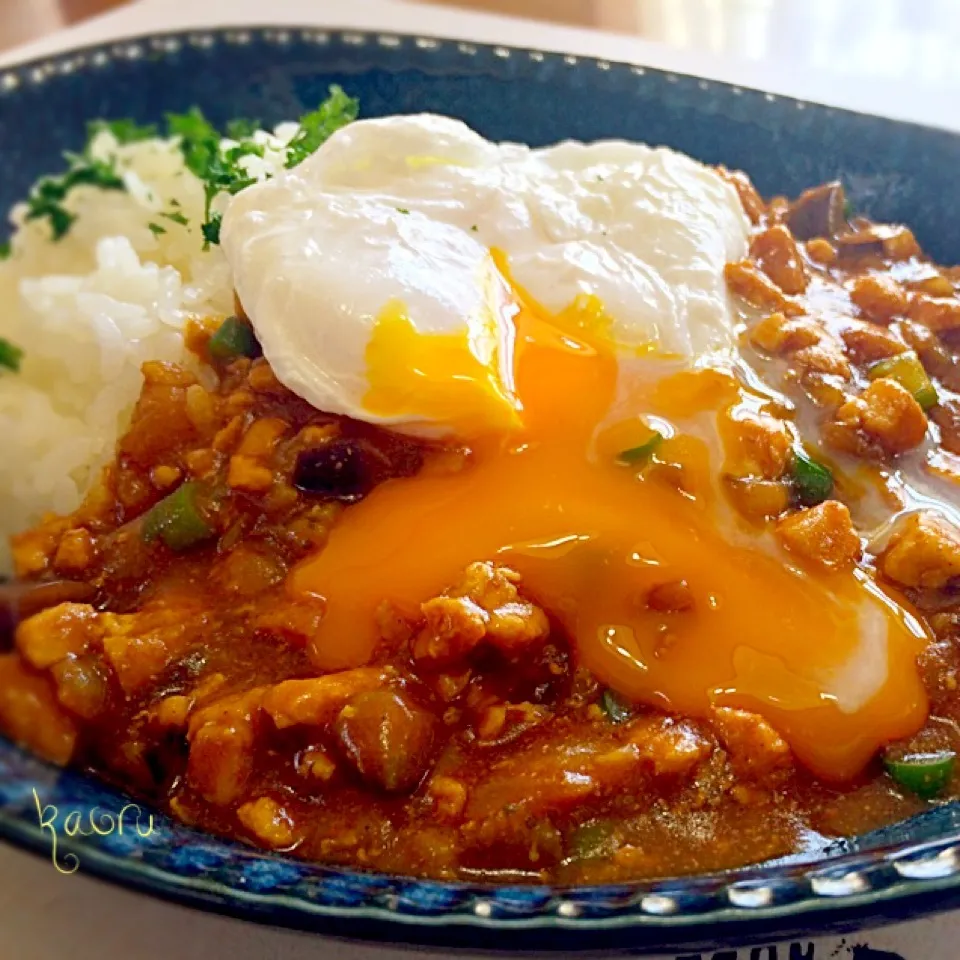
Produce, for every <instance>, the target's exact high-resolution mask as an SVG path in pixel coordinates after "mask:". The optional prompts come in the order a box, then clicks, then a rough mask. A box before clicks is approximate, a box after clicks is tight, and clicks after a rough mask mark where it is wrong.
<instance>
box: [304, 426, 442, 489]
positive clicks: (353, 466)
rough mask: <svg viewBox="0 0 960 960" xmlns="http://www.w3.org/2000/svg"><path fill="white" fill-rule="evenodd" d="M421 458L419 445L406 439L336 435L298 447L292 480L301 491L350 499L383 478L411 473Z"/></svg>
mask: <svg viewBox="0 0 960 960" xmlns="http://www.w3.org/2000/svg"><path fill="white" fill-rule="evenodd" d="M422 460H423V458H422V452H421V451H420V450H419V448H417V447H415V446H413V445H412V444H411V443H410V442H409V441H406V440H400V439H396V438H389V437H385V438H383V439H382V441H375V440H372V439H367V438H364V437H338V438H337V439H335V440H331V441H330V442H329V443H327V444H324V445H323V446H322V447H315V448H311V449H308V450H303V451H301V453H300V455H299V456H298V457H297V463H296V467H295V468H294V472H293V483H294V486H295V487H297V488H298V489H300V490H302V491H304V493H313V494H316V495H318V496H321V497H326V498H328V499H330V500H340V501H343V502H345V503H352V502H353V501H355V500H360V499H361V498H363V497H365V496H366V495H367V494H368V493H369V492H370V491H371V490H372V489H373V488H374V487H375V486H377V484H380V483H383V481H384V480H389V479H390V478H392V477H409V476H412V475H413V474H415V473H416V472H417V471H418V470H419V469H420V466H421V463H422Z"/></svg>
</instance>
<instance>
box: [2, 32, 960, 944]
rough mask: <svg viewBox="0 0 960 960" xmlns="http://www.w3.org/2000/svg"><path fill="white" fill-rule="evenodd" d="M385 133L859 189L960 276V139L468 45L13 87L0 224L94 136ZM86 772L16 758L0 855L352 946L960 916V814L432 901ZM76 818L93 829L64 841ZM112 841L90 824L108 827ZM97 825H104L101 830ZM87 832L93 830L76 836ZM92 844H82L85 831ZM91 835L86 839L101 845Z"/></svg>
mask: <svg viewBox="0 0 960 960" xmlns="http://www.w3.org/2000/svg"><path fill="white" fill-rule="evenodd" d="M333 82H337V83H340V84H342V85H343V86H344V87H345V88H346V90H347V91H348V92H349V93H351V94H354V95H357V96H359V97H360V101H361V108H362V112H363V114H364V115H365V116H376V115H382V114H389V113H410V112H418V111H424V110H430V111H436V112H439V113H446V114H451V115H453V116H458V117H461V118H463V119H464V120H466V121H467V122H468V123H469V124H471V125H472V126H473V127H475V128H476V129H478V130H479V131H480V132H481V133H483V134H484V135H485V136H487V137H492V138H494V139H506V140H520V141H525V142H527V143H530V144H533V145H540V144H546V143H550V142H553V141H556V140H559V139H563V138H566V137H572V138H577V139H582V140H592V139H596V138H600V137H611V136H615V137H625V138H629V139H635V140H643V141H647V142H650V143H655V144H658V143H662V144H668V145H670V146H672V147H676V148H678V149H680V150H683V151H685V152H687V153H689V154H692V155H693V156H695V157H698V158H699V159H701V160H704V161H707V162H711V163H724V164H726V165H728V166H731V167H740V168H743V169H745V170H746V171H747V172H748V173H749V174H750V175H751V176H752V178H753V180H754V182H755V183H756V184H757V186H758V188H759V189H760V190H761V191H762V192H763V193H765V194H768V195H769V194H774V193H797V192H799V191H800V190H802V189H804V188H806V187H808V186H811V185H813V184H817V183H821V182H823V181H825V180H830V179H833V178H837V177H839V178H840V179H842V180H843V181H844V183H846V184H847V185H848V188H849V192H850V193H851V195H852V199H853V202H854V203H855V205H856V206H857V208H858V209H862V210H865V211H867V212H869V213H870V214H872V215H873V216H875V217H877V218H879V219H888V220H901V221H905V222H907V223H909V224H910V225H911V226H912V227H913V228H914V230H915V232H916V233H917V235H918V237H919V238H920V240H921V242H922V243H923V245H924V246H925V248H926V249H927V250H929V251H930V252H931V253H932V254H933V256H934V257H936V258H937V259H939V260H941V261H947V262H953V263H956V262H957V261H960V216H957V208H956V207H954V206H953V205H952V203H951V202H950V201H951V188H952V187H953V183H954V178H955V175H956V174H955V172H956V171H957V170H958V169H960V138H958V137H955V136H953V135H951V134H948V133H946V132H941V131H937V130H932V129H927V128H922V127H916V126H911V125H909V124H902V123H895V122H892V121H886V120H880V119H877V118H874V117H867V116H861V115H857V114H851V113H846V112H843V111H839V110H833V109H828V108H825V107H821V106H816V105H813V104H809V103H802V102H798V101H795V100H789V99H784V98H781V97H774V96H773V95H770V94H764V93H761V92H757V91H753V90H742V89H739V88H737V87H730V86H727V85H724V84H719V83H713V82H710V81H706V80H699V79H697V78H694V77H687V76H678V75H674V74H666V73H661V72H659V71H656V70H650V69H645V68H643V67H637V66H629V65H624V64H617V63H606V62H603V61H597V60H590V59H583V58H577V57H564V56H559V55H556V54H547V53H539V52H537V51H531V50H517V49H511V48H508V47H487V46H479V45H473V44H467V43H458V42H454V41H446V40H435V39H429V38H417V37H406V36H395V35H389V36H387V35H378V34H367V33H335V32H334V33H331V32H325V31H319V30H313V29H303V30H295V29H255V30H250V29H242V30H223V31H210V32H204V33H199V34H169V35H162V36H151V37H144V38H139V39H135V40H132V41H127V42H124V43H121V44H117V45H114V46H108V47H97V48H89V49H84V50H78V51H74V52H71V53H67V54H64V55H62V56H59V57H56V58H54V59H51V60H44V61H35V62H33V63H29V64H25V65H24V66H21V67H17V68H15V69H12V70H9V71H7V72H5V73H4V72H0V208H4V209H6V208H8V207H9V206H10V205H11V204H12V203H14V202H15V201H16V200H18V199H19V198H21V197H23V195H24V194H25V193H26V191H27V190H28V188H29V187H30V186H31V184H32V183H33V182H34V181H35V180H36V178H37V177H38V175H40V174H42V173H46V172H50V171H55V170H57V169H58V168H59V167H60V164H61V158H60V155H61V152H62V151H64V150H68V149H75V148H76V147H77V145H78V144H80V143H82V142H83V138H84V135H85V123H86V121H87V120H90V119H93V118H97V117H107V118H111V117H127V116H132V117H134V118H136V119H137V120H139V121H141V122H150V121H156V120H159V119H161V118H162V116H163V114H164V112H165V111H174V110H175V111H182V110H184V109H186V108H188V107H189V106H191V105H193V104H199V105H200V106H201V107H202V108H203V109H204V111H206V112H207V113H208V114H209V115H210V116H211V118H212V119H213V120H214V121H218V122H223V121H226V120H227V119H229V118H231V117H234V116H253V117H258V118H261V119H262V120H264V121H267V122H276V121H279V120H281V119H287V118H290V117H292V116H297V115H299V114H301V113H302V112H304V110H305V109H306V108H307V107H312V106H314V105H315V104H316V103H317V102H318V101H319V100H320V99H322V98H323V96H324V95H325V93H326V90H327V87H328V85H329V84H330V83H333ZM127 802H128V801H127V799H126V798H125V797H124V796H123V795H122V794H121V793H119V792H118V791H116V790H114V789H113V788H111V787H109V786H106V785H105V784H103V783H101V782H100V781H97V780H94V779H91V778H89V777H87V776H84V775H83V774H81V773H77V772H72V771H66V772H64V771H60V770H56V769H54V768H52V767H50V766H48V765H46V764H44V763H43V762H41V761H39V760H37V759H35V758H33V757H31V756H29V755H28V754H26V753H25V752H23V751H22V750H20V749H19V748H17V747H15V746H14V745H12V744H11V743H9V742H8V741H5V740H3V739H2V738H0V835H3V836H4V837H6V838H7V839H9V840H11V841H12V842H14V843H17V844H19V845H21V846H23V847H26V848H29V849H32V850H35V851H37V852H38V853H41V854H43V855H45V856H48V857H50V856H53V855H54V850H53V849H52V839H53V835H52V831H51V829H50V827H49V826H48V827H44V826H43V824H44V823H49V822H50V821H51V818H52V817H53V816H54V810H55V811H56V814H57V815H58V819H57V832H58V840H57V848H56V851H55V856H56V858H57V863H58V864H59V867H60V869H64V870H70V869H72V868H73V867H74V866H75V865H76V864H77V863H78V862H79V864H80V869H81V870H84V871H87V872H89V873H93V874H97V875H99V876H102V877H104V878H107V879H110V880H114V881H117V882H119V883H122V884H123V885H125V886H127V887H134V888H137V889H140V890H143V891H146V892H149V893H152V894H156V895H158V896H162V897H167V898H169V899H172V900H177V901H179V902H182V903H186V904H190V905H192V906H196V907H200V908H202V909H208V910H214V911H217V912H221V913H227V914H232V915H235V916H239V917H243V918H246V919H253V920H259V921H263V922H268V923H273V924H280V925H287V926H292V927H301V928H305V929H311V930H320V931H324V932H327V933H334V934H337V935H340V936H350V937H360V938H365V939H387V940H390V941H392V942H397V941H408V942H419V943H435V944H442V945H444V946H458V945H459V946H469V947H472V948H475V949H476V948H481V947H493V948H496V947H501V948H509V949H510V950H512V951H518V950H522V949H530V950H541V951H542V950H552V949H563V950H565V951H571V950H576V949H584V950H602V949H607V948H612V947H617V948H628V949H630V950H632V951H637V952H643V951H644V950H652V949H659V950H666V949H668V948H677V949H679V948H681V947H683V948H685V949H689V950H690V951H693V950H695V949H696V948H697V947H698V946H700V945H704V946H710V945H711V944H714V943H716V942H718V941H725V942H730V941H732V940H742V941H753V940H760V939H773V938H775V937H787V936H792V935H801V934H812V933H822V932H825V931H827V930H846V929H853V928H855V927H863V926H869V925H872V924H877V923H883V922H888V921H892V920H897V919H904V918H907V917H915V916H917V915H918V914H921V913H924V912H931V911H934V910H939V909H945V908H947V907H951V906H955V905H960V807H958V806H956V805H949V806H944V807H941V808H940V809H937V810H935V811H932V812H930V813H927V814H924V815H922V816H920V817H917V818H915V819H913V820H911V821H908V822H906V823H903V824H900V825H897V826H895V827H892V828H890V829H888V830H884V831H880V832H878V833H875V834H871V835H868V836H865V837H860V838H857V839H854V840H851V841H846V842H840V843H836V844H833V845H831V847H829V848H827V849H824V850H822V851H818V852H816V853H813V854H808V855H806V858H805V860H801V859H799V858H795V859H792V860H790V861H781V862H778V863H771V864H765V865H761V866H757V867H752V868H747V869H744V870H740V871H734V872H727V873H721V874H713V875H709V876H698V877H692V878H681V879H672V880H662V881H655V882H646V883H639V884H624V885H618V886H606V887H585V888H575V889H552V888H545V887H496V886H480V885H470V884H459V883H450V884H445V883H434V882H425V881H420V880H412V879H409V878H404V877H390V876H382V875H377V874H364V873H357V872H351V871H347V870H335V869H330V868H326V867H321V866H316V865H312V864H306V863H301V862H298V861H296V860H292V859H285V858H283V857H277V856H270V855H266V854H262V853H259V852H257V851H255V850H252V849H250V848H248V847H245V846H242V845H239V844H234V843H228V842H225V841H222V840H219V839H215V838H213V837H210V836H207V835H203V834H199V833H197V832H195V831H192V830H189V829H187V828H186V827H183V826H180V825H178V824H176V823H174V822H172V821H170V820H169V819H167V818H165V817H162V816H157V817H156V820H155V822H154V824H153V829H152V830H149V831H148V829H147V828H148V827H149V824H148V822H147V819H146V815H144V817H142V818H141V832H142V833H148V832H149V836H141V835H139V834H138V833H137V830H136V827H135V822H134V817H133V811H128V813H127V816H126V818H125V829H124V830H123V831H122V832H121V831H119V830H118V829H117V828H116V823H115V822H113V827H112V829H111V820H110V819H109V817H107V818H103V817H102V814H103V812H105V811H106V812H109V813H110V814H112V815H113V816H114V817H116V815H117V814H118V813H119V811H120V810H121V808H123V806H124V804H125V803H127ZM68 814H73V815H74V819H72V820H71V821H69V822H67V820H66V818H67V815H68ZM91 815H93V817H94V820H93V824H91V821H90V819H89V818H90V816H91ZM93 825H98V826H99V828H100V829H99V832H98V830H95V829H93ZM77 827H80V828H81V832H79V833H78V832H76V828H77ZM67 828H70V829H71V830H72V831H73V832H74V833H75V836H74V837H73V839H70V838H69V837H67V836H66V835H65V830H66V829H67ZM84 833H86V834H89V835H88V836H84V835H83V834H84Z"/></svg>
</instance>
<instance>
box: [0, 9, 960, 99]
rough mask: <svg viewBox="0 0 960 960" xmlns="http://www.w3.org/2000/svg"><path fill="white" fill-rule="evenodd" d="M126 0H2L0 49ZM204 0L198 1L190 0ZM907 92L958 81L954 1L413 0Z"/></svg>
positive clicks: (958, 20) (959, 35) (959, 14)
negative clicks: (627, 36) (875, 83)
mask: <svg viewBox="0 0 960 960" xmlns="http://www.w3.org/2000/svg"><path fill="white" fill-rule="evenodd" d="M127 2H129V0H0V49H6V48H9V47H12V46H15V45H16V44H18V43H23V42H25V41H27V40H31V39H35V38H37V37H40V36H43V35H44V34H46V33H50V32H52V31H54V30H56V29H58V28H59V27H61V26H65V25H67V24H69V23H76V22H78V21H80V20H82V19H84V18H86V17H90V16H93V15H95V14H97V13H102V12H104V11H106V10H109V9H113V8H116V7H119V6H122V5H124V4H125V3H127ZM198 2H202V0H198ZM420 2H425V3H437V4H446V5H449V6H456V7H460V8H469V9H474V10H480V11H484V12H488V13H500V14H513V15H515V16H523V17H529V18H533V19H540V20H550V21H553V22H556V23H564V24H567V25H573V26H581V27H594V28H601V29H605V30H613V31H617V32H620V33H627V34H633V35H635V36H640V37H643V38H645V39H648V40H654V41H660V42H662V43H666V44H668V45H670V46H672V47H677V48H681V49H685V50H688V51H694V52H696V51H702V52H703V53H705V54H720V55H732V56H734V57H736V58H738V59H739V60H753V61H776V62H777V64H778V65H779V66H781V67H786V68H790V69H796V70H798V71H804V70H807V71H817V72H820V73H826V74H829V75H831V76H833V77H837V78H838V79H839V78H842V77H844V76H850V77H857V78H858V79H860V80H863V79H870V78H875V79H876V80H878V81H884V82H887V83H889V82H890V81H893V82H899V83H902V84H903V85H904V86H908V87H909V88H910V89H911V90H914V91H917V92H918V93H920V92H922V91H923V90H924V89H929V90H937V89H938V88H942V87H943V86H954V85H956V84H957V83H958V81H960V57H958V56H957V55H956V51H957V49H960V2H957V0H420Z"/></svg>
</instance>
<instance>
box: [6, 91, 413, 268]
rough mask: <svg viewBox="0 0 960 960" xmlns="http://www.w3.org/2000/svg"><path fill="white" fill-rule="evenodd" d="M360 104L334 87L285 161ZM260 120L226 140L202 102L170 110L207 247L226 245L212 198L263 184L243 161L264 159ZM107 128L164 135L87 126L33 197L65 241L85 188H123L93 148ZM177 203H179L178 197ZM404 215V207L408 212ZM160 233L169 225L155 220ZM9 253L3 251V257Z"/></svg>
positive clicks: (238, 123)
mask: <svg viewBox="0 0 960 960" xmlns="http://www.w3.org/2000/svg"><path fill="white" fill-rule="evenodd" d="M358 112H359V101H357V100H356V99H355V98H353V97H349V96H347V94H346V93H344V91H343V90H342V89H341V88H340V87H338V86H331V87H330V95H329V96H328V97H327V99H326V100H324V102H323V103H321V104H320V106H319V107H318V108H317V109H316V110H314V111H312V112H311V113H308V114H305V115H304V116H303V117H301V119H300V126H299V128H298V130H297V132H296V133H295V134H294V135H293V137H292V138H291V140H290V142H289V144H288V145H287V147H286V156H285V160H284V162H285V166H286V167H288V168H290V167H295V166H296V165H297V164H298V163H302V162H303V161H304V160H305V159H306V158H307V157H308V156H310V154H312V153H313V152H314V151H315V150H317V149H318V148H319V147H320V146H321V145H322V144H323V143H324V142H325V141H326V140H327V139H328V138H329V137H330V136H331V135H332V134H333V133H335V132H336V131H337V130H339V129H340V128H341V127H343V126H346V125H347V124H348V123H350V122H351V121H352V120H355V119H356V118H357V115H358ZM259 127H260V124H259V122H258V121H256V120H248V119H236V120H231V121H230V122H229V123H228V124H227V125H226V137H227V139H229V140H232V141H235V143H234V144H233V145H225V144H224V135H223V134H221V133H220V131H219V130H217V128H216V127H215V126H214V125H213V124H212V123H210V121H209V120H208V119H207V118H206V117H205V116H204V115H203V112H202V111H201V110H199V109H198V108H197V107H193V108H192V109H190V110H188V111H187V112H186V113H171V114H167V122H166V131H165V133H166V135H167V136H168V137H177V138H178V141H179V148H180V152H181V153H182V154H183V161H184V164H185V165H186V167H187V169H188V170H190V171H191V173H193V174H194V175H195V176H197V177H198V178H199V179H200V180H201V181H202V183H203V191H204V211H203V222H202V223H201V225H200V233H201V235H202V236H203V239H204V247H205V248H206V247H208V246H209V245H210V244H211V243H219V242H220V219H221V216H220V214H218V213H214V211H213V203H214V200H215V199H216V198H217V197H218V196H219V195H220V194H221V193H227V194H231V195H232V194H237V193H239V192H240V191H241V190H243V189H245V188H246V187H249V186H250V185H251V184H254V183H256V182H257V177H254V176H251V175H250V173H249V172H248V171H247V169H246V164H244V163H243V160H244V158H245V157H263V156H264V152H265V148H264V145H263V144H260V143H257V142H256V141H255V140H254V139H253V137H254V134H255V133H256V131H257V130H258V129H259ZM104 130H107V131H109V132H110V133H111V134H112V135H113V136H114V137H115V138H116V139H117V142H118V143H121V144H129V143H138V142H140V141H143V140H147V139H149V138H151V137H156V136H160V135H161V134H160V132H159V131H158V128H157V127H156V126H155V125H152V124H151V125H141V124H138V123H137V122H136V121H135V120H131V119H123V120H95V121H94V122H93V123H90V124H88V128H87V133H88V139H87V145H86V147H85V148H84V151H83V153H81V154H66V155H65V156H66V159H67V162H68V164H69V167H68V169H67V172H66V173H64V174H61V175H60V176H55V177H44V178H43V179H42V180H40V181H39V182H38V183H37V184H36V185H35V186H34V187H33V189H32V190H31V192H30V196H29V197H28V198H27V213H26V219H27V220H45V221H47V223H49V225H50V234H51V237H52V239H53V240H60V239H62V238H63V237H64V236H66V234H67V233H68V232H69V230H70V228H71V227H72V226H73V223H74V221H75V220H76V214H74V213H73V212H72V211H70V210H69V209H67V207H66V205H65V202H64V201H65V200H66V199H67V196H68V195H69V194H70V192H71V191H72V190H73V189H74V188H76V187H80V186H92V187H99V188H100V189H102V190H124V189H126V188H125V185H124V182H123V178H122V176H121V170H120V169H119V167H118V166H117V161H116V159H114V158H110V159H107V160H99V159H96V158H95V157H94V156H93V154H92V153H91V150H90V145H91V143H92V141H93V139H94V137H96V136H97V135H98V134H99V133H101V132H103V131H104ZM171 204H172V205H173V206H180V204H179V203H178V202H177V201H176V200H173V201H171ZM404 212H406V211H404ZM160 216H161V217H164V218H165V219H167V220H170V221H172V222H173V223H179V224H181V225H183V226H186V225H187V223H188V221H187V218H186V217H185V216H184V215H183V214H182V213H179V212H176V211H174V212H171V213H161V214H160ZM149 227H150V229H151V230H152V231H153V233H154V234H155V235H159V234H160V233H162V232H164V230H165V228H164V227H162V226H161V225H160V224H158V223H151V224H149ZM2 256H3V253H2V252H0V257H2Z"/></svg>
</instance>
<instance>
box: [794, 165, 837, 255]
mask: <svg viewBox="0 0 960 960" xmlns="http://www.w3.org/2000/svg"><path fill="white" fill-rule="evenodd" d="M846 207H847V196H846V193H845V191H844V189H843V184H842V183H841V182H840V181H839V180H833V181H831V182H830V183H825V184H823V185H822V186H819V187H813V188H811V189H810V190H804V191H803V193H801V194H800V196H799V197H798V198H797V199H796V200H794V201H793V203H791V204H790V207H789V209H788V210H787V226H789V227H790V230H791V232H792V233H793V235H794V237H796V238H797V240H812V239H813V238H814V237H827V238H829V239H833V238H834V237H836V236H838V235H839V234H841V233H843V232H844V231H846V230H847V229H848V226H847V213H846Z"/></svg>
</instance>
